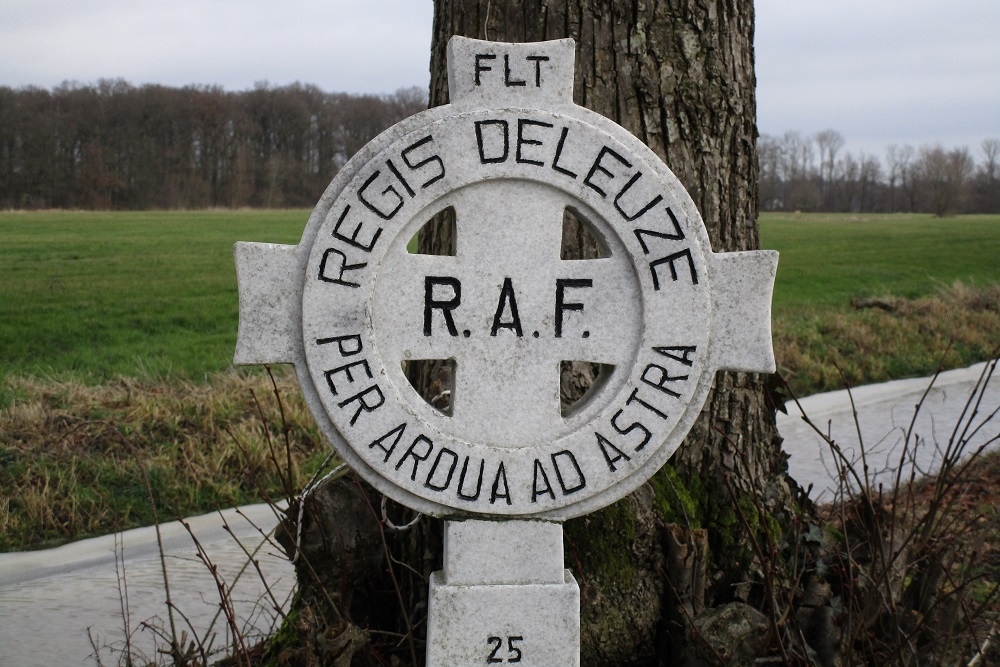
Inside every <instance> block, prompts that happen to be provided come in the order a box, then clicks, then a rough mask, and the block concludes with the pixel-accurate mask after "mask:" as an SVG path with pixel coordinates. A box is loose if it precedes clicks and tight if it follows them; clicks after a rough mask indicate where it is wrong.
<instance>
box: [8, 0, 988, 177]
mask: <svg viewBox="0 0 1000 667" xmlns="http://www.w3.org/2000/svg"><path fill="white" fill-rule="evenodd" d="M756 6H757V30H756V47H757V80H758V120H759V126H760V131H761V132H762V133H765V134H772V135H781V134H783V133H784V132H785V131H787V130H798V131H800V132H802V133H803V134H806V135H809V134H813V133H815V132H818V131H820V130H824V129H827V128H832V129H835V130H838V131H839V132H840V133H841V134H843V135H844V137H845V138H846V139H847V148H848V149H850V150H865V151H868V152H872V153H876V154H878V155H880V156H881V155H882V152H883V149H884V147H885V146H886V145H888V144H890V143H900V144H902V143H910V144H914V145H921V144H929V143H942V144H944V145H945V146H958V145H967V146H968V147H969V148H970V149H972V150H973V152H974V153H978V145H979V143H980V141H981V140H982V139H984V138H987V137H1000V0H950V1H949V2H942V1H941V0H837V1H836V2H829V1H823V2H821V1H820V0H757V2H756ZM430 28H431V2H430V0H362V1H360V2H359V1H358V0H285V1H284V2H281V3H275V2H273V0H169V1H168V2H164V1H163V0H156V1H153V0H0V85H7V86H13V87H20V86H25V85H35V86H41V87H45V88H51V87H53V86H56V85H59V84H60V83H62V82H63V81H66V80H75V81H80V82H83V83H92V82H95V81H96V80H98V79H100V78H123V79H126V80H127V81H129V82H131V83H134V84H143V83H160V84H165V85H170V86H183V85H187V84H191V83H197V84H218V85H221V86H223V87H225V88H227V89H229V90H244V89H247V88H251V87H253V86H254V84H255V83H256V82H259V81H268V82H270V83H271V84H274V85H282V84H287V83H292V82H294V81H301V82H303V83H312V84H316V85H317V86H319V87H320V88H321V89H323V90H327V91H347V92H392V91H394V90H395V89H397V88H400V87H405V86H412V85H416V86H421V87H426V85H427V81H428V78H429V75H428V50H429V45H430ZM977 157H978V156H977Z"/></svg>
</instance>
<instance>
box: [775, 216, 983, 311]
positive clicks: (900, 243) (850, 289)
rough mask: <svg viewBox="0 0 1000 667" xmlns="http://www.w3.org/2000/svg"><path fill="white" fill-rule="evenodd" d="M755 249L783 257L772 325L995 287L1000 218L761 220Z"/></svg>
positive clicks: (894, 217)
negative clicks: (807, 313) (960, 288)
mask: <svg viewBox="0 0 1000 667" xmlns="http://www.w3.org/2000/svg"><path fill="white" fill-rule="evenodd" d="M760 243H761V247H763V248H771V249H774V250H778V251H779V252H780V253H781V257H780V259H779V260H778V277H777V280H776V283H775V290H774V313H775V317H776V318H781V317H782V316H785V315H789V314H794V313H797V312H801V311H802V310H803V309H834V310H847V309H849V308H850V303H851V299H852V298H855V297H869V296H882V295H887V294H893V295H896V296H901V297H905V298H909V299H912V298H916V297H920V296H926V295H928V294H932V293H934V292H935V291H936V290H937V289H938V288H940V287H941V286H943V285H950V284H951V283H953V282H955V281H956V280H960V281H962V282H964V283H966V284H968V285H988V284H992V283H997V282H1000V215H990V216H985V215H984V216H961V217H952V218H934V217H932V216H930V215H899V214H894V215H846V214H801V213H766V214H763V215H761V218H760Z"/></svg>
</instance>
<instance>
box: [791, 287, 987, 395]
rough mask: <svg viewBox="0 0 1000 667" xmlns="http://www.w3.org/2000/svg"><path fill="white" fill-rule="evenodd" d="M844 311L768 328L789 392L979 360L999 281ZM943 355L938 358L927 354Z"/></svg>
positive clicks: (871, 301)
mask: <svg viewBox="0 0 1000 667" xmlns="http://www.w3.org/2000/svg"><path fill="white" fill-rule="evenodd" d="M852 305H853V308H852V309H851V310H849V311H833V312H831V311H824V312H822V313H820V312H815V313H799V314H796V315H795V316H791V317H787V318H783V319H778V320H776V321H775V323H774V351H775V357H776V358H777V360H778V365H779V369H780V370H781V373H782V375H783V376H784V377H785V379H786V380H787V381H788V383H789V385H791V387H792V388H793V390H794V391H795V392H796V394H799V395H803V396H804V395H808V394H813V393H817V392H821V391H832V390H836V389H840V388H841V387H842V386H843V379H842V378H841V374H840V371H838V370H837V367H838V366H839V367H840V369H841V370H842V371H843V375H844V378H846V379H847V381H848V382H850V384H851V385H853V386H857V385H861V384H871V383H875V382H885V381H887V380H893V379H899V378H905V377H918V376H921V375H931V374H932V373H934V372H935V371H937V370H938V369H939V363H940V364H943V367H944V368H960V367H963V366H967V365H969V364H972V363H975V362H978V361H985V360H986V359H988V358H990V354H991V353H992V351H993V350H995V349H997V347H998V346H1000V284H996V285H987V286H971V285H967V284H965V283H962V282H955V283H953V284H951V285H947V286H941V287H940V288H939V289H938V290H937V292H936V293H935V294H933V295H931V296H926V297H921V298H917V299H906V298H903V297H899V296H892V295H889V296H883V297H875V298H865V299H856V300H855V301H854V303H853V304H852ZM944 349H947V350H948V352H947V353H946V354H945V355H944V357H941V356H940V355H938V354H936V353H935V352H932V351H934V350H944Z"/></svg>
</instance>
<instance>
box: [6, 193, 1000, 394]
mask: <svg viewBox="0 0 1000 667" xmlns="http://www.w3.org/2000/svg"><path fill="white" fill-rule="evenodd" d="M307 219H308V212H307V211H301V210H298V211H284V210H283V211H251V210H243V211H193V212H180V211H175V212H141V213H107V212H72V211H69V212H67V211H58V212H37V213H12V212H5V213H0V380H2V379H3V377H5V376H24V375H33V376H41V377H52V378H55V379H73V380H81V381H83V382H86V383H89V384H99V383H102V382H106V381H108V380H110V379H111V378H114V377H116V376H119V375H124V376H130V377H154V378H155V377H176V378H189V379H194V380H203V379H204V378H205V376H206V374H209V373H213V372H217V371H221V370H225V369H226V368H228V367H229V366H230V363H231V360H232V354H233V350H234V345H235V339H236V328H237V319H238V298H237V293H236V273H235V267H234V263H233V258H232V245H233V243H234V242H235V241H238V240H244V241H269V242H275V243H297V242H298V240H299V238H300V236H301V233H302V229H303V227H304V226H305V223H306V220H307ZM760 236H761V244H762V246H763V247H765V248H775V249H777V250H779V251H780V252H781V259H780V261H779V265H778V277H777V284H776V287H775V297H774V319H775V322H776V331H778V330H779V329H780V330H783V331H785V332H786V337H789V336H790V337H794V338H799V339H801V340H806V341H812V342H811V343H810V344H812V345H827V346H832V345H834V344H835V342H836V341H832V340H831V336H832V335H833V334H829V335H828V334H827V333H824V327H826V326H827V325H825V324H823V323H822V322H820V323H817V318H823V317H827V316H828V315H829V314H831V313H849V312H850V310H851V306H850V303H851V300H852V298H855V297H864V296H872V295H887V294H892V295H897V296H902V297H907V298H915V297H920V296H923V295H928V294H933V293H935V291H937V290H939V289H940V288H941V287H942V286H944V285H950V284H951V283H952V282H953V281H955V280H961V281H963V282H964V283H966V284H969V285H988V284H995V283H1000V216H963V217H957V218H945V219H936V218H932V217H931V216H924V215H883V216H874V215H864V216H851V215H823V214H766V215H764V216H762V218H761V222H760ZM972 356H975V355H972ZM964 359H965V357H963V358H962V360H964ZM960 361H961V360H960ZM898 365H899V364H898V363H896V362H893V363H892V364H890V367H891V368H892V369H893V370H891V373H893V374H897V373H898V374H902V375H906V374H907V373H909V372H920V371H921V370H922V369H924V368H925V367H926V366H927V364H926V363H922V364H919V365H917V366H915V367H914V368H912V369H907V368H905V366H907V365H908V362H905V361H904V362H902V365H903V366H904V368H900V369H897V368H896V367H897V366H898ZM865 379H868V380H870V381H875V377H874V376H873V377H871V378H865ZM824 386H825V385H824ZM805 388H808V389H815V388H817V387H816V386H814V385H808V386H807V387H805ZM16 391H17V389H16V388H15V387H14V386H12V385H10V384H7V385H4V383H3V382H0V407H2V406H3V405H7V404H9V403H10V402H11V401H13V400H16V399H17V396H16Z"/></svg>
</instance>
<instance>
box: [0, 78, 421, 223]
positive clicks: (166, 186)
mask: <svg viewBox="0 0 1000 667" xmlns="http://www.w3.org/2000/svg"><path fill="white" fill-rule="evenodd" d="M426 106H427V96H426V93H425V92H424V91H423V90H420V89H418V88H407V89H401V90H399V91H397V92H395V93H393V94H391V95H352V94H346V93H326V92H323V91H321V90H319V89H318V88H316V87H314V86H306V85H301V84H294V85H291V86H282V87H270V86H268V85H266V84H262V85H258V86H257V87H256V88H255V89H253V90H249V91H243V92H226V91H225V90H223V89H221V88H218V87H204V86H189V87H186V88H169V87H165V86H158V85H145V86H139V87H137V86H132V85H130V84H128V83H126V82H125V81H121V80H116V81H100V82H99V83H97V84H96V85H79V84H64V85H62V86H60V87H58V88H55V89H53V90H51V91H50V90H44V89H41V88H20V89H12V88H9V87H0V207H2V208H86V209H149V208H157V209H176V208H206V207H243V206H252V207H293V206H303V207H311V206H313V205H315V203H316V200H317V199H318V198H319V195H320V194H321V193H322V192H323V190H324V189H325V188H326V186H327V185H328V184H329V182H330V180H331V179H332V178H333V176H334V175H335V174H336V173H337V171H338V170H339V169H340V168H341V167H342V166H343V165H344V163H345V162H346V161H347V160H348V159H349V158H350V157H351V156H352V155H354V153H355V152H357V151H358V149H360V148H361V147H362V146H364V145H365V144H366V143H368V141H370V140H371V139H373V138H374V137H375V136H376V135H377V134H378V133H379V132H381V131H382V130H384V129H385V128H387V127H389V126H390V125H392V124H394V123H396V122H397V121H399V120H401V119H403V118H405V117H407V116H410V115H412V114H414V113H416V112H418V111H420V110H422V109H425V108H426Z"/></svg>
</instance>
